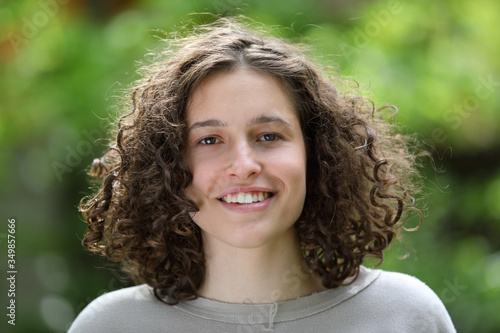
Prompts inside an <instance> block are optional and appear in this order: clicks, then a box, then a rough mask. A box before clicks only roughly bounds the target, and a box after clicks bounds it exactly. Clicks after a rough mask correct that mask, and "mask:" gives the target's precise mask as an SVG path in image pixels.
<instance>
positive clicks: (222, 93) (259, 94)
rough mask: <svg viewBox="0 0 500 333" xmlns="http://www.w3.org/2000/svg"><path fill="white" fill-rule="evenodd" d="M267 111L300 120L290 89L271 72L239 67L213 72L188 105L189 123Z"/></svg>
mask: <svg viewBox="0 0 500 333" xmlns="http://www.w3.org/2000/svg"><path fill="white" fill-rule="evenodd" d="M265 114H269V115H279V116H281V117H286V118H289V119H291V118H295V119H297V115H296V112H295V108H294V106H293V103H292V100H291V98H290V93H289V91H288V90H287V89H286V87H284V85H283V84H282V83H281V82H280V80H279V79H277V78H275V77H273V76H271V75H269V74H264V73H260V72H257V71H254V70H249V69H237V70H234V71H223V72H216V73H213V74H211V75H209V76H208V77H207V78H206V79H205V80H204V81H202V83H201V84H200V85H199V86H198V87H197V88H196V89H194V91H193V93H192V95H191V98H190V100H189V103H188V106H187V125H188V127H189V126H191V125H192V124H193V123H194V122H198V121H204V120H206V119H212V118H213V119H221V120H224V121H235V120H238V119H240V118H249V117H255V116H257V115H265Z"/></svg>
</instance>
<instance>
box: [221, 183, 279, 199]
mask: <svg viewBox="0 0 500 333" xmlns="http://www.w3.org/2000/svg"><path fill="white" fill-rule="evenodd" d="M241 192H243V193H249V192H270V193H275V192H276V191H273V190H272V189H270V188H268V187H260V186H250V187H232V188H229V189H227V190H225V191H223V192H222V193H221V194H220V195H219V196H218V197H217V199H221V198H223V197H225V196H226V195H228V194H235V193H236V194H238V193H241Z"/></svg>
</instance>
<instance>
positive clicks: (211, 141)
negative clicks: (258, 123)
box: [198, 133, 283, 146]
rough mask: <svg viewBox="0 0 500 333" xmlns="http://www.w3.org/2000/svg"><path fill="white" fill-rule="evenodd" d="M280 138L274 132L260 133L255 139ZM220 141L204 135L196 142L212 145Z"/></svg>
mask: <svg viewBox="0 0 500 333" xmlns="http://www.w3.org/2000/svg"><path fill="white" fill-rule="evenodd" d="M263 138H265V139H263ZM282 139H283V137H281V136H280V135H278V134H276V133H265V134H262V135H260V136H259V137H258V138H257V141H259V142H274V141H278V140H282ZM221 141H222V140H220V139H219V138H217V137H215V136H207V137H204V138H203V139H201V140H200V141H198V144H201V145H206V146H212V145H215V144H218V143H220V142H221Z"/></svg>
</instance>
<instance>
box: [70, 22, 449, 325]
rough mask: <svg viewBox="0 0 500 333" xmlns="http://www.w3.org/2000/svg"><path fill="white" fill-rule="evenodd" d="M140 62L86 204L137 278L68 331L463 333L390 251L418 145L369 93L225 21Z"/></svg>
mask: <svg viewBox="0 0 500 333" xmlns="http://www.w3.org/2000/svg"><path fill="white" fill-rule="evenodd" d="M175 43H177V44H175V45H174V42H172V41H171V45H169V47H168V48H167V50H166V51H165V52H164V54H163V56H162V57H160V58H159V59H157V61H156V62H154V63H153V64H152V65H151V66H149V67H148V68H147V71H146V73H147V74H146V75H145V79H144V80H142V81H140V82H138V84H137V85H136V86H135V88H134V90H133V91H132V94H131V104H130V109H129V110H127V114H126V115H125V116H124V117H123V118H122V119H121V121H120V122H119V129H118V132H117V134H116V139H115V141H114V145H112V147H111V149H110V151H109V152H108V153H107V154H106V155H105V156H104V158H103V159H102V160H101V162H100V163H98V164H96V165H95V168H94V171H95V173H97V174H98V175H99V176H102V177H103V178H104V179H103V183H102V187H101V190H100V191H99V193H98V194H97V195H96V196H95V197H94V198H92V199H89V200H87V201H86V202H83V203H82V211H83V214H84V217H85V220H86V221H87V222H88V225H89V232H88V233H87V234H86V236H85V238H84V241H83V244H84V245H85V246H86V247H87V248H88V249H90V250H92V251H94V252H99V253H102V254H104V255H106V256H107V257H108V258H110V259H111V260H114V261H121V262H122V263H123V266H124V268H126V269H127V270H128V272H130V273H131V275H132V277H134V279H135V281H137V284H138V285H137V286H135V287H130V288H125V289H122V290H118V291H114V292H110V293H108V294H105V295H103V296H101V297H99V298H98V299H96V300H95V301H93V302H92V303H91V304H90V305H89V306H88V307H87V308H85V309H84V310H83V311H82V312H81V313H80V315H79V316H78V318H77V319H76V320H75V322H74V323H73V325H72V326H71V328H70V332H265V331H274V332H454V328H453V324H452V322H451V320H450V317H449V315H448V313H447V312H446V309H445V307H444V306H443V304H442V303H441V301H440V300H439V298H438V297H437V296H436V295H435V294H434V293H433V292H432V291H431V290H430V289H429V288H428V287H427V286H425V284H423V283H422V282H420V281H419V280H417V279H416V278H413V277H410V276H407V275H404V274H399V273H390V272H384V271H380V270H374V269H368V268H365V267H364V266H362V263H363V261H364V259H365V258H366V257H375V258H378V259H380V260H382V258H383V250H384V249H385V248H386V247H387V246H388V245H389V244H390V243H391V241H393V240H394V238H395V237H396V236H397V235H398V230H399V229H400V228H401V226H402V224H403V223H404V219H405V213H408V212H409V211H411V210H413V211H417V212H418V210H416V208H414V207H413V206H412V197H411V193H413V192H414V190H415V188H414V186H413V185H412V183H411V181H410V180H411V179H414V176H415V172H414V170H413V162H414V157H413V156H412V155H411V154H410V153H409V152H408V147H407V145H406V141H405V139H404V137H402V136H400V135H395V134H394V133H393V132H392V129H391V128H390V126H389V125H388V124H387V123H385V122H383V121H382V120H381V119H379V117H378V116H377V114H376V110H374V107H373V105H372V104H371V103H370V102H369V101H367V100H366V99H363V98H361V97H359V96H356V95H354V94H351V93H342V92H340V91H339V90H338V87H336V85H335V80H332V79H329V78H327V77H326V76H325V75H324V74H322V73H321V71H320V70H318V69H317V68H316V67H315V66H313V65H312V63H311V62H310V61H309V60H307V59H306V57H305V56H304V55H303V53H301V52H300V51H299V50H297V49H296V48H295V47H292V46H290V45H288V44H286V43H284V42H282V41H280V40H277V39H275V38H271V37H263V36H262V35H260V34H259V33H257V32H255V31H253V30H249V29H248V28H246V27H245V26H244V25H241V24H237V23H235V22H232V21H230V20H223V21H219V22H217V23H216V24H215V25H212V26H210V27H205V28H204V31H203V32H202V33H200V34H197V35H196V36H192V37H188V38H185V39H182V40H177V41H176V42H175Z"/></svg>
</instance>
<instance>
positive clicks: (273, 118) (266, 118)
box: [251, 116, 292, 127]
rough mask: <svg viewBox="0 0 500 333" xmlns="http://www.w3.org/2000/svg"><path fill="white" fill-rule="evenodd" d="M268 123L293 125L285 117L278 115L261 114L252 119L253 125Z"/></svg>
mask: <svg viewBox="0 0 500 333" xmlns="http://www.w3.org/2000/svg"><path fill="white" fill-rule="evenodd" d="M268 123H280V124H283V125H286V126H288V127H291V126H292V125H290V124H289V123H288V122H287V121H286V120H285V119H283V118H280V117H276V116H260V117H257V118H254V119H252V121H251V124H252V125H259V124H268Z"/></svg>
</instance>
